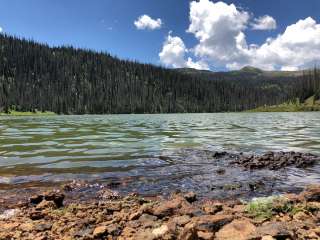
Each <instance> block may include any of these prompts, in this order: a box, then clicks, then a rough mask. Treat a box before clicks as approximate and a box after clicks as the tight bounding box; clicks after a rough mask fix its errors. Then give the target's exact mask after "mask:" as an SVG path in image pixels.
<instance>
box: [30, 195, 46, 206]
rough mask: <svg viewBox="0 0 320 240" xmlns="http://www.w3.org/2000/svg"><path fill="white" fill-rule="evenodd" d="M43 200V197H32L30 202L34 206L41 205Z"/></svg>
mask: <svg viewBox="0 0 320 240" xmlns="http://www.w3.org/2000/svg"><path fill="white" fill-rule="evenodd" d="M42 200H43V195H34V196H32V197H30V199H29V202H30V203H32V204H39V203H41V202H42Z"/></svg>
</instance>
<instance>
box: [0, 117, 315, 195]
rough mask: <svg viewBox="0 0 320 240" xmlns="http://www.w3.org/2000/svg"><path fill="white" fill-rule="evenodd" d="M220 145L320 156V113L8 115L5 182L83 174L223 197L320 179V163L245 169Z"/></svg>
mask: <svg viewBox="0 0 320 240" xmlns="http://www.w3.org/2000/svg"><path fill="white" fill-rule="evenodd" d="M217 150H218V151H222V150H226V151H231V152H232V151H234V152H254V153H263V152H266V151H269V150H272V151H300V152H309V153H314V154H318V155H320V113H316V112H315V113H223V114H162V115H103V116H100V115H99V116H98V115H96V116H95V115H93V116H92V115H91V116H48V117H41V116H39V117H12V116H8V117H7V116H2V117H0V187H2V188H5V187H8V186H9V187H10V188H11V187H19V186H20V187H21V186H25V184H28V186H32V185H33V184H34V185H37V184H39V183H41V184H52V183H53V182H64V181H68V180H73V179H84V180H88V181H92V182H104V183H112V185H116V186H117V188H118V189H119V190H120V191H137V192H140V193H145V194H157V193H165V192H170V191H172V190H175V189H179V190H193V191H197V192H199V193H200V194H206V195H208V196H209V195H213V196H216V195H221V194H226V192H228V191H229V192H231V194H232V193H233V192H234V190H233V188H234V186H237V185H241V188H240V189H243V191H246V190H247V189H248V184H249V183H250V182H252V181H253V182H260V181H263V182H264V185H267V186H268V188H267V189H268V191H272V192H277V191H282V190H283V191H284V190H285V189H295V188H299V187H302V186H304V185H305V184H308V183H318V182H319V183H320V175H319V173H320V168H319V167H318V166H315V167H312V168H309V169H305V170H301V169H299V170H298V169H294V168H288V169H286V170H281V171H277V172H271V171H267V170H263V171H255V172H246V171H242V170H241V169H237V168H230V167H229V166H228V163H227V161H224V160H220V161H217V160H214V159H213V158H212V151H217ZM221 168H224V169H225V170H226V173H225V174H224V175H219V174H217V173H216V170H217V169H221ZM225 185H229V186H230V187H229V188H228V190H226V188H223V186H225ZM236 193H237V194H241V191H236ZM261 193H265V189H262V190H261Z"/></svg>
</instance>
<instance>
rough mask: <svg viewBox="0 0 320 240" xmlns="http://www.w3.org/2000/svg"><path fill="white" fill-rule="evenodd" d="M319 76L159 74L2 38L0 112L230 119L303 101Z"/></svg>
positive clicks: (103, 56)
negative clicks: (195, 115) (198, 114)
mask: <svg viewBox="0 0 320 240" xmlns="http://www.w3.org/2000/svg"><path fill="white" fill-rule="evenodd" d="M319 76H320V74H319V71H318V70H314V71H304V72H266V71H262V70H260V69H256V68H252V67H245V68H243V69H241V70H239V71H231V72H217V73H214V72H210V71H198V70H194V69H165V68H161V67H157V66H153V65H150V64H141V63H137V62H132V61H127V60H121V59H118V58H116V57H113V56H111V55H110V54H107V53H97V52H93V51H88V50H81V49H74V48H72V47H54V48H50V47H49V46H47V45H44V44H39V43H36V42H33V41H27V40H23V39H18V38H15V37H12V36H7V35H0V112H10V110H14V111H25V112H32V111H51V112H55V113H59V114H60V113H63V114H105V113H175V112H193V113H195V112H228V111H243V110H248V109H254V108H257V107H260V106H265V105H277V104H281V103H283V102H288V101H291V100H295V99H297V98H299V99H301V100H302V101H303V100H305V99H306V98H308V97H310V96H312V95H315V93H316V92H317V91H318V90H319V89H320V78H319Z"/></svg>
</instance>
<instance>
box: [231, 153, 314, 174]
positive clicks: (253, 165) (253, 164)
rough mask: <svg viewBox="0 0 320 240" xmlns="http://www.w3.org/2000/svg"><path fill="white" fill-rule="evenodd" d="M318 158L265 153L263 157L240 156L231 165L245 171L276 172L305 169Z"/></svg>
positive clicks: (309, 155) (297, 154)
mask: <svg viewBox="0 0 320 240" xmlns="http://www.w3.org/2000/svg"><path fill="white" fill-rule="evenodd" d="M319 160H320V159H319V157H317V156H315V155H312V154H303V153H296V152H285V153H284V152H280V153H276V152H267V153H265V154H263V155H248V156H240V157H238V158H237V159H236V160H234V161H232V162H231V164H236V165H240V166H242V167H244V168H245V169H246V170H256V169H265V168H267V169H270V170H278V169H281V168H284V167H287V166H295V167H297V168H305V167H308V166H311V165H313V164H314V163H315V162H317V161H319Z"/></svg>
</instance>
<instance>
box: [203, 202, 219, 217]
mask: <svg viewBox="0 0 320 240" xmlns="http://www.w3.org/2000/svg"><path fill="white" fill-rule="evenodd" d="M222 209H223V204H222V203H220V202H216V203H206V204H205V205H204V206H203V210H204V211H205V212H206V213H207V214H212V215H213V214H216V213H217V212H220V211H222Z"/></svg>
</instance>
